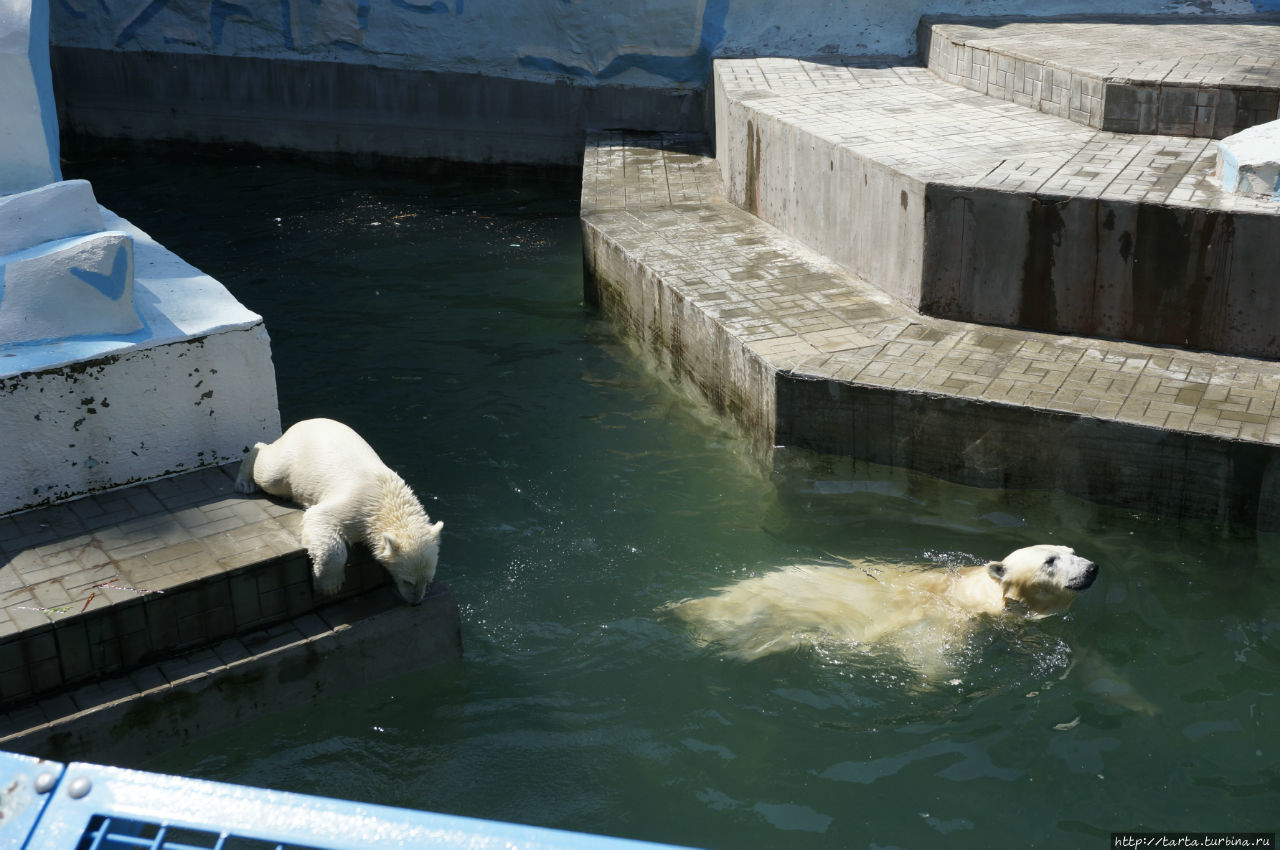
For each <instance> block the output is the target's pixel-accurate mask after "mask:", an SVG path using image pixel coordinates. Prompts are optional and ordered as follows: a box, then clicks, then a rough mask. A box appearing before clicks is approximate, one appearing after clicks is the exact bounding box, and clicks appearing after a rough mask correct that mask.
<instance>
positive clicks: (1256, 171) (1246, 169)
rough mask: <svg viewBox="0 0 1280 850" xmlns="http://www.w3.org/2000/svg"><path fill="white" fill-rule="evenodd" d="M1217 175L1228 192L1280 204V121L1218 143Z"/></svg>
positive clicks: (1246, 131)
mask: <svg viewBox="0 0 1280 850" xmlns="http://www.w3.org/2000/svg"><path fill="white" fill-rule="evenodd" d="M1216 174H1217V175H1218V177H1219V179H1220V180H1221V181H1222V188H1223V189H1225V190H1226V191H1228V192H1235V193H1237V194H1241V195H1252V196H1255V197H1261V198H1265V199H1267V200H1271V201H1280V121H1271V122H1269V123H1267V124H1259V125H1257V126H1256V127H1250V128H1249V129H1247V130H1242V131H1240V132H1239V133H1236V134H1235V135H1234V136H1228V137H1227V138H1225V139H1223V140H1221V141H1220V142H1218V158H1217V167H1216Z"/></svg>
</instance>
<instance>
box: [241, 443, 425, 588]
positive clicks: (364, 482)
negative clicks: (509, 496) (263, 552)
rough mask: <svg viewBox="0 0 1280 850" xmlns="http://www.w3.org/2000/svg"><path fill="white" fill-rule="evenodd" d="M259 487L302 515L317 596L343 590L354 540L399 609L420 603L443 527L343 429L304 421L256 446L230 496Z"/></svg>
mask: <svg viewBox="0 0 1280 850" xmlns="http://www.w3.org/2000/svg"><path fill="white" fill-rule="evenodd" d="M259 487H261V488H262V489H263V490H265V491H266V492H268V493H270V494H271V495H273V496H279V497H280V498H283V499H291V500H292V501H295V502H297V503H298V504H300V505H302V506H303V507H305V508H306V511H305V512H304V513H303V515H302V533H301V538H302V545H303V546H305V547H306V549H307V553H308V554H309V555H310V556H311V571H312V575H313V576H314V578H315V587H316V590H317V591H318V592H319V593H322V594H332V593H336V592H338V590H339V589H341V588H342V582H343V578H344V576H343V573H344V569H345V567H346V563H347V543H348V542H349V541H352V540H361V541H363V542H364V543H365V544H367V545H368V547H369V549H370V550H372V552H373V555H374V557H375V558H377V559H378V561H379V563H381V564H382V565H383V566H384V567H386V568H387V572H389V573H391V576H392V578H394V579H395V581H396V590H398V591H399V592H400V595H401V596H403V597H404V599H405V601H406V602H409V603H410V604H413V605H417V604H418V603H419V602H421V601H422V599H423V597H424V596H426V593H427V586H428V585H429V584H430V583H431V581H432V579H434V578H435V574H436V562H437V560H438V559H439V556H440V529H441V528H443V527H444V523H442V522H437V523H434V524H432V522H431V520H430V519H429V518H428V517H427V514H426V512H425V511H424V510H423V509H422V504H421V503H420V502H419V501H418V499H417V498H416V497H415V496H414V495H413V491H412V490H410V489H409V485H408V484H405V483H404V479H402V478H401V477H400V476H399V475H396V474H395V473H394V472H392V471H391V470H390V469H389V468H387V466H386V464H384V463H383V462H382V460H381V459H380V458H379V457H378V455H377V453H376V452H374V450H373V449H372V448H371V447H370V446H369V444H368V443H366V442H365V441H364V440H363V439H361V437H360V435H359V434H357V433H356V432H355V431H353V430H351V429H350V428H348V427H347V426H346V425H343V424H342V423H341V422H334V421H333V420H332V419H307V420H304V421H302V422H298V423H297V424H295V425H294V426H293V427H291V428H290V429H289V430H288V431H285V432H284V434H283V435H282V436H281V437H280V439H278V440H276V441H275V442H274V443H258V444H257V445H255V446H254V447H253V448H252V449H250V450H249V453H248V454H247V455H245V458H244V460H243V461H242V462H241V464H240V472H239V475H237V476H236V490H238V491H240V492H241V493H252V492H253V491H254V490H255V489H257V488H259Z"/></svg>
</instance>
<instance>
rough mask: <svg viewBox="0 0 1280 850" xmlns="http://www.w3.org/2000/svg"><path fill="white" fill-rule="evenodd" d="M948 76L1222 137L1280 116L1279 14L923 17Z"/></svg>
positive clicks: (1047, 107) (1121, 120)
mask: <svg viewBox="0 0 1280 850" xmlns="http://www.w3.org/2000/svg"><path fill="white" fill-rule="evenodd" d="M918 41H919V49H920V56H921V57H922V59H924V60H926V61H927V62H928V65H929V69H930V70H931V71H933V72H934V73H935V74H937V75H938V76H939V77H941V78H942V79H944V80H946V81H947V82H949V83H954V84H956V85H960V86H964V87H965V88H967V89H971V90H973V91H976V92H980V93H982V94H986V95H989V96H991V97H995V98H1000V99H1002V100H1007V101H1012V102H1013V103H1016V104H1019V105H1021V106H1026V107H1030V108H1032V109H1038V110H1039V111H1041V112H1044V113H1046V114H1049V115H1056V116H1058V117H1060V118H1068V119H1070V120H1072V121H1075V122H1076V123H1079V124H1082V125H1085V126H1088V127H1093V128H1096V129H1099V130H1109V131H1112V132H1116V133H1160V134H1163V135H1170V136H1198V137H1203V138H1214V139H1221V138H1224V137H1226V136H1229V135H1231V134H1233V133H1238V132H1239V131H1241V130H1243V129H1245V128H1247V127H1252V126H1254V125H1255V124H1262V123H1265V122H1267V121H1274V120H1275V119H1276V118H1280V16H1265V15H1257V16H1250V17H1248V18H1217V17H1215V18H1213V19H1206V18H1204V17H1201V16H1196V17H1193V18H1188V17H1186V16H1160V17H1154V16H1092V17H1071V18H1039V19H1026V18H1009V17H1003V18H941V17H939V18H924V19H922V20H921V22H920V29H919V32H918Z"/></svg>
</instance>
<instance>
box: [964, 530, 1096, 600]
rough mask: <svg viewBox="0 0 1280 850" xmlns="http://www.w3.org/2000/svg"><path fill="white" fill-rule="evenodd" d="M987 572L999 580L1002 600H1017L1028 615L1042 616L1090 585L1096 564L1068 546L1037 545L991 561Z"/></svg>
mask: <svg viewBox="0 0 1280 850" xmlns="http://www.w3.org/2000/svg"><path fill="white" fill-rule="evenodd" d="M987 573H988V574H989V575H990V576H991V578H993V579H995V580H996V581H997V582H999V583H1000V590H1001V592H1002V593H1003V594H1004V598H1005V599H1012V600H1015V601H1017V602H1021V603H1022V604H1023V605H1025V606H1026V607H1027V609H1028V610H1029V611H1030V612H1031V614H1032V615H1034V616H1037V617H1043V616H1045V615H1047V614H1053V613H1056V612H1058V611H1065V610H1066V609H1067V608H1068V607H1070V605H1071V603H1072V602H1074V601H1075V599H1076V595H1077V594H1079V593H1080V591H1082V590H1085V589H1086V588H1088V587H1089V585H1091V584H1093V580H1094V579H1095V578H1097V576H1098V565H1097V564H1095V563H1093V561H1089V560H1086V559H1084V558H1081V557H1080V556H1079V555H1077V554H1076V553H1075V550H1073V549H1072V548H1070V547H1069V546H1050V545H1047V544H1041V545H1039V546H1028V547H1026V548H1025V549H1019V550H1017V551H1016V552H1011V553H1010V554H1009V555H1008V556H1006V557H1005V559H1004V560H1003V561H992V562H991V563H990V564H987Z"/></svg>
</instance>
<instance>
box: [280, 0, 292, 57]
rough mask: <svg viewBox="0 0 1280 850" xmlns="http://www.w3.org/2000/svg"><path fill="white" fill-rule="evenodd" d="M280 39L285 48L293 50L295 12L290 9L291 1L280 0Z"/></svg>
mask: <svg viewBox="0 0 1280 850" xmlns="http://www.w3.org/2000/svg"><path fill="white" fill-rule="evenodd" d="M280 37H281V38H282V39H284V46H285V47H287V48H289V49H290V50H293V49H294V47H293V10H292V9H291V8H289V0H280Z"/></svg>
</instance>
